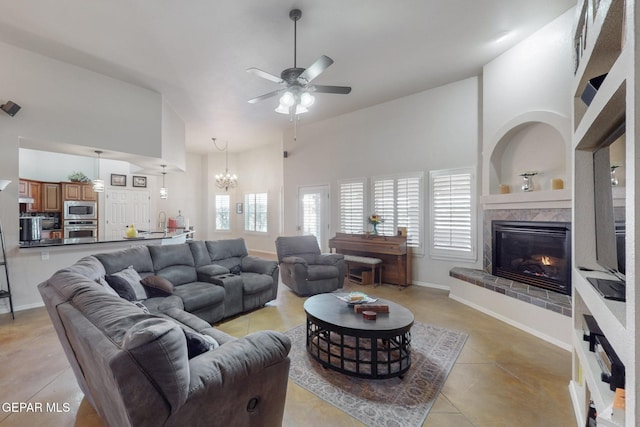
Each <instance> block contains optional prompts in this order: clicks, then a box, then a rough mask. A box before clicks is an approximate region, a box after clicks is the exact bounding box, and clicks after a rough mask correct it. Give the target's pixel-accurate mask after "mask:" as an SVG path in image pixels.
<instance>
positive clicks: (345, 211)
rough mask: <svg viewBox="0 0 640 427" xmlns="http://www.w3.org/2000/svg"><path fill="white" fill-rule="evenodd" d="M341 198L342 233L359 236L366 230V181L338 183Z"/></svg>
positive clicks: (355, 180)
mask: <svg viewBox="0 0 640 427" xmlns="http://www.w3.org/2000/svg"><path fill="white" fill-rule="evenodd" d="M338 187H339V192H340V194H339V198H340V231H341V232H343V233H352V234H358V233H363V232H364V230H366V225H365V222H364V221H365V211H364V207H365V205H366V201H365V179H364V178H362V179H354V180H344V181H339V182H338Z"/></svg>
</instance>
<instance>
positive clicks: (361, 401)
mask: <svg viewBox="0 0 640 427" xmlns="http://www.w3.org/2000/svg"><path fill="white" fill-rule="evenodd" d="M305 334H306V329H305V325H300V326H297V327H295V328H293V329H291V330H289V331H287V332H286V335H287V336H288V337H289V338H290V339H291V342H292V346H291V352H290V353H289V357H290V358H291V369H290V371H289V376H290V377H291V379H292V380H293V381H295V382H296V384H298V385H300V386H301V387H303V388H305V389H307V390H309V391H310V392H312V393H314V394H316V395H317V396H318V397H320V398H321V399H323V400H325V401H327V402H329V403H331V404H332V405H334V406H335V407H337V408H338V409H340V410H342V411H344V412H346V413H347V414H349V415H351V416H352V417H354V418H356V419H358V420H359V421H361V422H362V423H364V424H366V425H367V426H372V427H374V426H379V427H396V426H403V427H411V426H416V427H419V426H421V425H422V424H423V423H424V420H425V419H426V418H427V415H428V414H429V411H430V410H431V407H432V406H433V404H434V403H435V401H436V399H437V397H438V393H440V390H441V389H442V386H443V385H444V382H445V380H446V379H447V376H448V375H449V372H451V368H452V367H453V364H454V363H455V361H456V359H457V358H458V355H459V354H460V352H461V351H462V347H463V346H464V343H465V341H466V340H467V334H465V333H463V332H459V331H453V330H450V329H445V328H441V327H438V326H434V325H429V324H426V323H420V322H415V323H414V324H413V327H412V328H411V336H412V338H411V368H410V369H409V371H407V373H406V374H405V376H404V379H399V378H391V379H386V380H367V379H361V378H354V377H350V376H347V375H344V374H341V373H339V372H336V371H334V370H331V369H325V368H323V367H322V366H321V365H320V364H319V363H318V362H316V361H315V360H313V359H312V358H311V356H309V355H308V353H307V349H306V347H305V341H306V338H305Z"/></svg>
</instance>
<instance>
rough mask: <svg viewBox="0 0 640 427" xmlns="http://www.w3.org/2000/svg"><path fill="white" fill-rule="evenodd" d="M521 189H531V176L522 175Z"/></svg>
mask: <svg viewBox="0 0 640 427" xmlns="http://www.w3.org/2000/svg"><path fill="white" fill-rule="evenodd" d="M522 191H533V182H532V181H531V176H529V175H523V176H522Z"/></svg>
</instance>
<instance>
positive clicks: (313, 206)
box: [302, 193, 321, 237]
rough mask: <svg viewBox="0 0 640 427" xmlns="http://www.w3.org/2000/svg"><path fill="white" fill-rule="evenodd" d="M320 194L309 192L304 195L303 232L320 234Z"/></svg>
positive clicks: (314, 234) (312, 234)
mask: <svg viewBox="0 0 640 427" xmlns="http://www.w3.org/2000/svg"><path fill="white" fill-rule="evenodd" d="M320 204H321V200H320V194H319V193H307V194H305V195H304V196H302V215H303V217H304V218H303V219H302V228H303V229H302V234H304V235H311V236H316V237H318V236H319V235H320V208H321V207H320Z"/></svg>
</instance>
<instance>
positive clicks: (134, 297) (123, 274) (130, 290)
mask: <svg viewBox="0 0 640 427" xmlns="http://www.w3.org/2000/svg"><path fill="white" fill-rule="evenodd" d="M105 279H106V280H107V283H108V284H109V286H111V287H112V288H113V289H114V290H115V291H116V292H117V293H118V295H120V296H121V297H122V298H124V299H126V300H127V301H140V300H143V299H147V292H146V291H145V290H144V286H142V284H141V283H140V281H141V280H142V278H141V277H140V275H139V274H138V272H137V271H135V270H134V269H133V266H129V267H127V268H125V269H124V270H122V271H119V272H117V273H114V274H108V275H107V276H105Z"/></svg>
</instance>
